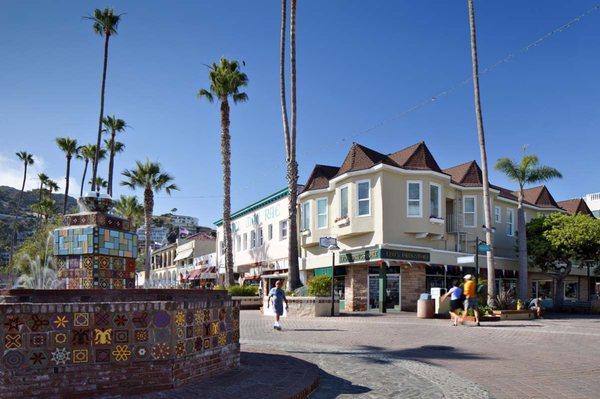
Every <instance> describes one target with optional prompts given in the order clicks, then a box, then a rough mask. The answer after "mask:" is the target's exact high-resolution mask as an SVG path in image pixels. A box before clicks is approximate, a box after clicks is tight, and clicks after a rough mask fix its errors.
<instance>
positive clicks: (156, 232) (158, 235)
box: [137, 225, 169, 248]
mask: <svg viewBox="0 0 600 399" xmlns="http://www.w3.org/2000/svg"><path fill="white" fill-rule="evenodd" d="M168 234H169V229H168V228H167V227H158V226H154V225H153V226H152V231H150V241H152V242H153V243H159V244H164V243H166V242H167V235H168ZM137 236H138V245H139V246H140V247H144V248H145V247H146V226H145V225H144V226H142V227H140V228H138V229H137Z"/></svg>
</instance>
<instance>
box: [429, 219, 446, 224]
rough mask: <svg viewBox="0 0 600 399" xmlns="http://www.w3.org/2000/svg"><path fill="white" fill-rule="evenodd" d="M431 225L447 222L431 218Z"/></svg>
mask: <svg viewBox="0 0 600 399" xmlns="http://www.w3.org/2000/svg"><path fill="white" fill-rule="evenodd" d="M429 223H431V224H445V223H446V221H445V220H444V219H442V218H434V217H430V218H429Z"/></svg>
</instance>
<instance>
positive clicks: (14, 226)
mask: <svg viewBox="0 0 600 399" xmlns="http://www.w3.org/2000/svg"><path fill="white" fill-rule="evenodd" d="M24 165H25V169H24V170H23V184H21V192H20V193H19V198H18V199H17V206H16V207H15V212H14V219H13V224H12V229H11V232H12V234H11V236H10V237H11V238H10V258H9V260H8V264H9V265H10V264H12V258H13V255H14V251H15V241H16V240H17V218H18V216H19V213H20V212H21V200H22V199H23V193H24V192H25V181H26V180H27V161H25V162H24Z"/></svg>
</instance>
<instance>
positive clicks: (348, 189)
mask: <svg viewBox="0 0 600 399" xmlns="http://www.w3.org/2000/svg"><path fill="white" fill-rule="evenodd" d="M344 190H346V207H347V208H348V209H347V210H346V214H345V215H342V192H343V191H344ZM339 195H340V201H339V205H340V206H339V209H338V216H339V217H340V218H344V217H349V216H350V184H344V185H343V186H341V187H340V192H339Z"/></svg>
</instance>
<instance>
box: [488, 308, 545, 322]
mask: <svg viewBox="0 0 600 399" xmlns="http://www.w3.org/2000/svg"><path fill="white" fill-rule="evenodd" d="M494 316H498V317H500V319H501V320H531V319H535V312H534V311H533V310H527V309H526V310H494Z"/></svg>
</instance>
